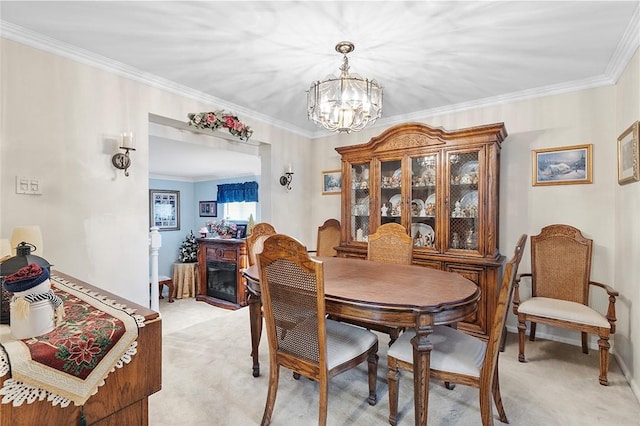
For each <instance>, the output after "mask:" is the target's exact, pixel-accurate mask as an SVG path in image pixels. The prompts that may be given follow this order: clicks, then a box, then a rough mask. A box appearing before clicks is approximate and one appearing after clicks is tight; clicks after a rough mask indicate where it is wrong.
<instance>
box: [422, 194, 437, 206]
mask: <svg viewBox="0 0 640 426" xmlns="http://www.w3.org/2000/svg"><path fill="white" fill-rule="evenodd" d="M435 203H436V194H435V192H434V193H433V194H431V195H429V196H428V197H427V199H426V200H424V205H425V206H427V207H429V205H430V204H435Z"/></svg>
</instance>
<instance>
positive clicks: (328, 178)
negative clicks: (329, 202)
mask: <svg viewBox="0 0 640 426" xmlns="http://www.w3.org/2000/svg"><path fill="white" fill-rule="evenodd" d="M341 193H342V171H340V170H325V171H323V172H322V195H340V194H341Z"/></svg>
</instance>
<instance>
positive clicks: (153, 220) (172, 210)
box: [149, 189, 180, 231]
mask: <svg viewBox="0 0 640 426" xmlns="http://www.w3.org/2000/svg"><path fill="white" fill-rule="evenodd" d="M149 223H150V225H151V226H157V227H158V228H159V231H177V230H179V229H180V191H168V190H162V189H150V190H149Z"/></svg>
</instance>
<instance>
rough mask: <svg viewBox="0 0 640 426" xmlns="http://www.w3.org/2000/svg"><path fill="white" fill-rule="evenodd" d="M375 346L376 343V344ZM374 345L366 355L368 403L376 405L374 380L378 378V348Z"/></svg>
mask: <svg viewBox="0 0 640 426" xmlns="http://www.w3.org/2000/svg"><path fill="white" fill-rule="evenodd" d="M376 346H377V345H376ZM376 346H374V348H372V350H371V351H370V352H369V356H368V357H367V364H368V367H367V369H368V375H369V398H368V399H367V401H368V402H369V405H376V403H377V402H378V394H377V393H376V381H377V379H378V348H377V347H376Z"/></svg>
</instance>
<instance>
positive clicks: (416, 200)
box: [411, 198, 424, 211]
mask: <svg viewBox="0 0 640 426" xmlns="http://www.w3.org/2000/svg"><path fill="white" fill-rule="evenodd" d="M413 203H416V204H417V205H418V211H421V210H424V201H422V200H420V199H418V198H416V199H415V200H411V204H413Z"/></svg>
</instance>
